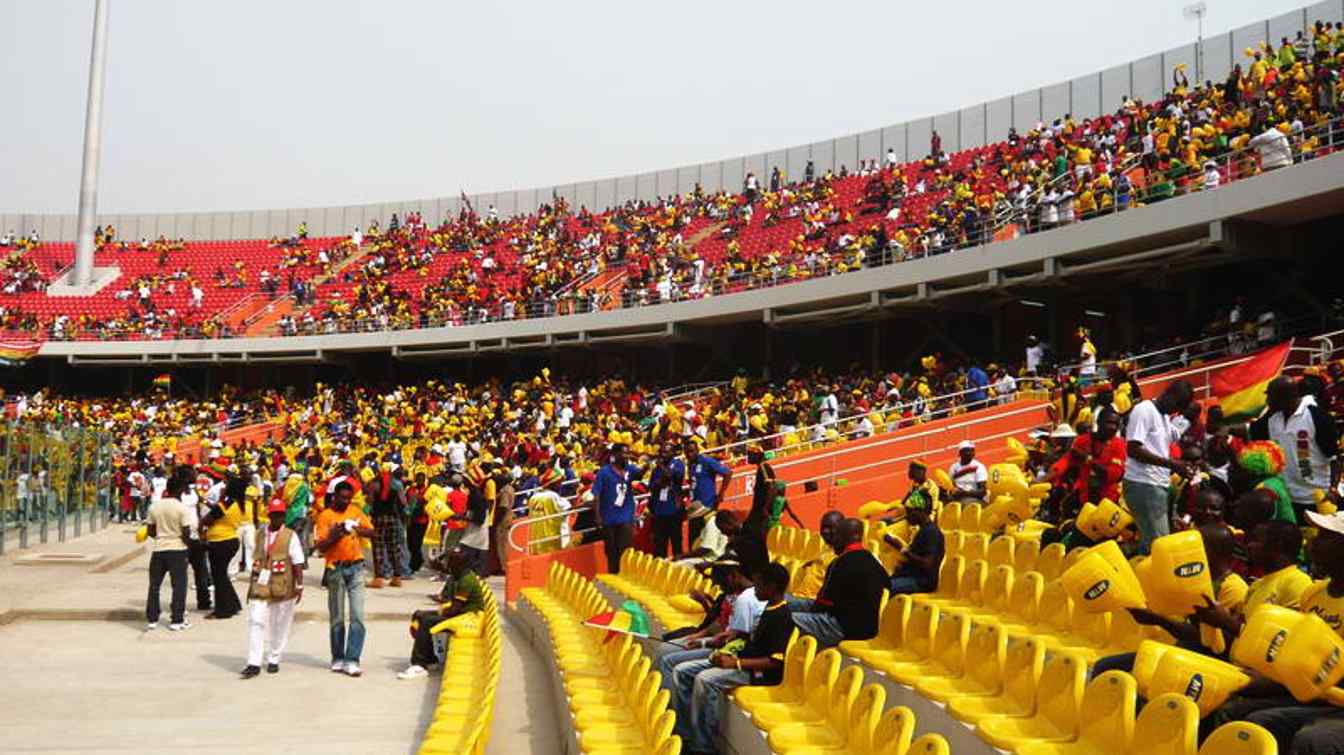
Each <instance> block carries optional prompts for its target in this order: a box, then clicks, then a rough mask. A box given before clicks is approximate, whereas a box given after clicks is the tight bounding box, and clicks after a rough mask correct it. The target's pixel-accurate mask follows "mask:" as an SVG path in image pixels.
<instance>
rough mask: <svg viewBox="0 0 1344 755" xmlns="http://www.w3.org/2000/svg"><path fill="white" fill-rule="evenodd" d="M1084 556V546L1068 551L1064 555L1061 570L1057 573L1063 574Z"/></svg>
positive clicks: (1085, 550)
mask: <svg viewBox="0 0 1344 755" xmlns="http://www.w3.org/2000/svg"><path fill="white" fill-rule="evenodd" d="M1085 555H1087V547H1086V546H1082V545H1080V546H1078V547H1076V548H1071V549H1069V551H1068V552H1067V553H1065V554H1064V562H1063V565H1062V566H1063V568H1062V569H1060V570H1059V573H1060V574H1063V573H1064V572H1065V571H1067V570H1068V568H1069V567H1070V566H1073V565H1074V564H1076V563H1078V559H1080V558H1082V557H1083V556H1085Z"/></svg>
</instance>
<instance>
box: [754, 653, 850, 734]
mask: <svg viewBox="0 0 1344 755" xmlns="http://www.w3.org/2000/svg"><path fill="white" fill-rule="evenodd" d="M840 665H841V661H840V653H839V652H837V651H836V650H835V649H834V648H830V649H827V650H823V651H821V652H820V653H817V655H816V657H815V658H813V659H812V665H811V666H810V667H808V670H807V680H806V683H805V684H804V685H803V686H804V689H805V691H806V694H805V696H804V697H803V700H802V701H801V702H794V703H785V702H766V703H761V704H760V705H756V706H754V708H753V709H752V711H751V722H752V723H753V724H755V725H756V728H758V729H764V730H766V731H769V730H770V729H771V728H772V727H774V726H778V725H780V724H784V723H788V722H790V721H797V722H806V721H823V720H825V719H826V712H827V706H828V705H829V704H830V699H831V688H832V687H834V686H835V680H836V679H837V678H838V677H839V676H840ZM850 668H854V669H857V668H858V666H851V667H850Z"/></svg>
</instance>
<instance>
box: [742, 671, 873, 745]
mask: <svg viewBox="0 0 1344 755" xmlns="http://www.w3.org/2000/svg"><path fill="white" fill-rule="evenodd" d="M850 668H851V669H854V670H856V671H858V674H856V675H853V677H852V678H853V679H854V680H855V681H854V688H853V689H852V690H851V689H850V686H849V682H848V678H846V677H845V676H844V675H843V674H842V675H841V679H840V680H839V681H837V683H836V686H835V689H834V690H832V692H831V701H830V703H831V704H830V708H829V710H828V715H827V717H826V721H825V722H823V723H820V724H801V723H800V724H786V725H784V726H780V727H777V728H775V729H773V730H771V731H770V735H769V737H768V738H767V740H766V741H767V742H768V743H769V745H770V749H772V750H774V751H775V752H777V753H781V755H806V753H812V752H840V751H846V752H848V751H855V752H861V751H862V750H864V749H868V748H869V747H871V744H872V738H873V730H874V729H876V728H877V722H878V720H879V719H880V718H881V717H882V708H883V706H884V705H885V704H886V701H887V691H886V689H884V688H883V687H881V686H880V685H877V684H870V685H868V686H867V687H862V688H859V686H858V685H860V684H862V682H863V671H862V670H861V669H858V667H855V666H852V667H850Z"/></svg>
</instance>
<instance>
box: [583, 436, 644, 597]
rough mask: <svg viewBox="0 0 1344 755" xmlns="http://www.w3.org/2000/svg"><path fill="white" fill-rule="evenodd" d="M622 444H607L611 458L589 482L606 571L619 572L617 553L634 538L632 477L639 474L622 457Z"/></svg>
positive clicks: (623, 550) (627, 546)
mask: <svg viewBox="0 0 1344 755" xmlns="http://www.w3.org/2000/svg"><path fill="white" fill-rule="evenodd" d="M625 454H626V447H625V444H624V443H616V444H613V445H612V447H611V459H610V461H608V462H607V464H606V465H605V466H603V467H602V468H601V469H599V470H598V471H597V478H596V479H595V480H594V481H593V498H594V504H595V506H596V508H595V509H594V510H595V512H596V514H597V526H598V527H600V528H602V531H603V537H604V538H605V544H604V546H603V548H604V550H605V552H606V556H607V571H609V572H611V573H612V574H620V573H621V554H622V553H624V552H625V549H626V548H629V547H630V544H631V543H632V542H634V537H635V491H634V490H633V489H632V486H633V483H634V481H635V480H637V479H639V477H640V469H639V467H637V466H635V465H634V464H631V463H630V462H629V460H628V459H627V458H626V455H625Z"/></svg>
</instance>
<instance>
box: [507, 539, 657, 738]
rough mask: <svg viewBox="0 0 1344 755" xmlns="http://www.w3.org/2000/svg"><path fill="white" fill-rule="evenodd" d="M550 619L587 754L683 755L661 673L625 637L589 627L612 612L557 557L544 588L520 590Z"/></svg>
mask: <svg viewBox="0 0 1344 755" xmlns="http://www.w3.org/2000/svg"><path fill="white" fill-rule="evenodd" d="M523 598H524V599H526V600H527V601H528V602H530V603H532V605H534V606H535V607H536V608H537V610H538V611H539V612H540V613H541V616H542V618H543V620H545V622H546V625H547V629H548V632H549V634H550V638H551V645H552V647H553V649H554V651H555V658H556V666H557V667H558V668H559V669H560V674H561V677H562V681H563V683H564V688H565V694H566V696H567V697H568V700H567V706H568V708H569V712H570V714H571V717H572V720H573V723H574V728H575V731H577V732H578V741H579V749H580V750H581V751H583V752H584V753H588V754H589V755H679V753H680V752H681V738H680V737H678V736H676V735H675V734H673V733H672V729H673V727H674V725H675V724H676V714H675V713H674V712H673V711H671V710H669V709H668V697H669V693H668V692H667V690H661V689H659V687H660V682H661V680H660V678H659V676H658V672H657V671H654V670H652V669H651V664H650V662H649V659H648V657H647V656H645V655H644V652H643V651H642V650H641V649H640V647H639V645H638V644H637V643H635V642H634V641H632V640H631V639H630V637H629V636H628V635H621V637H620V639H619V640H618V641H610V640H609V638H608V637H607V634H608V633H607V632H606V630H602V629H595V628H591V627H586V626H584V625H583V622H584V621H585V620H586V619H588V618H589V617H591V616H595V615H597V614H600V613H605V612H607V611H610V610H611V605H610V604H609V603H608V602H607V600H606V599H605V598H603V597H602V594H601V593H600V592H598V590H597V587H596V586H595V585H594V584H593V582H592V580H589V579H587V578H585V577H583V576H582V575H580V574H578V573H577V572H575V571H573V570H571V569H568V568H566V567H565V566H562V565H561V564H559V563H552V564H551V571H550V572H549V573H548V574H547V580H546V587H545V588H530V589H525V590H524V591H523Z"/></svg>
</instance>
